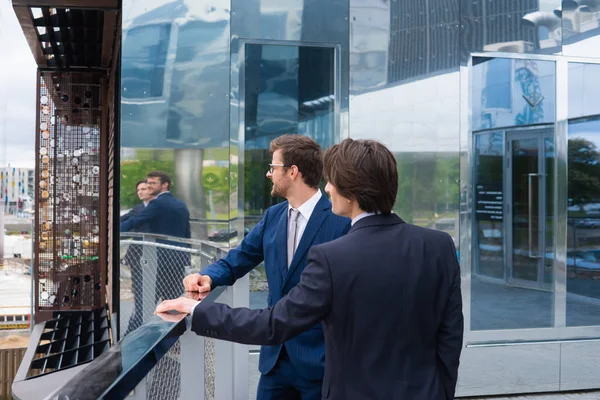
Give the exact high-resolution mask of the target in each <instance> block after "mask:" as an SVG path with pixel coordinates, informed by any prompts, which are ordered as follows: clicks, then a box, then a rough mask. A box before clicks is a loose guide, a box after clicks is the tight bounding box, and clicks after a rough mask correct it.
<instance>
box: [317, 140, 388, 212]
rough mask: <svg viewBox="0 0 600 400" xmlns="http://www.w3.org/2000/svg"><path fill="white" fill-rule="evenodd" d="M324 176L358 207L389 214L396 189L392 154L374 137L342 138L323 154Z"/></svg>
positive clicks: (367, 210)
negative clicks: (353, 200) (372, 138)
mask: <svg viewBox="0 0 600 400" xmlns="http://www.w3.org/2000/svg"><path fill="white" fill-rule="evenodd" d="M323 164H324V167H323V174H324V175H325V179H326V180H327V181H328V182H329V183H331V184H332V185H333V186H335V188H336V190H337V191H338V193H339V194H341V195H342V196H344V197H346V198H348V199H356V200H357V201H358V206H359V207H360V208H361V210H363V211H366V212H379V213H382V214H384V215H388V214H390V213H391V212H392V208H393V207H394V203H395V202H396V193H397V192H398V170H397V167H396V159H395V158H394V155H393V154H392V153H391V152H390V151H389V150H388V149H387V147H385V146H384V145H383V144H381V143H379V142H377V141H375V140H352V139H345V140H344V141H342V142H341V143H340V144H336V145H334V146H332V147H330V148H329V149H327V151H325V155H324V156H323Z"/></svg>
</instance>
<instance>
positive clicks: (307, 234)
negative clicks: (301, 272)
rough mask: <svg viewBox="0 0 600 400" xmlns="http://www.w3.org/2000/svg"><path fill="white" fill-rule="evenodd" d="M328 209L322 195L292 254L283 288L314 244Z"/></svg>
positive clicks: (325, 198)
mask: <svg viewBox="0 0 600 400" xmlns="http://www.w3.org/2000/svg"><path fill="white" fill-rule="evenodd" d="M329 208H331V204H330V203H329V200H328V199H327V197H325V195H322V196H321V199H319V202H318V203H317V205H316V206H315V209H314V210H313V212H312V214H311V216H310V219H309V220H308V223H307V224H306V228H304V233H303V234H302V238H301V239H300V243H298V248H296V252H295V253H294V258H293V259H292V263H291V264H290V268H289V270H288V271H287V275H285V279H284V281H283V285H284V286H285V285H286V284H287V282H288V280H289V279H290V277H291V276H292V275H294V272H295V271H296V269H298V266H299V264H300V260H301V259H302V257H304V255H305V254H306V252H307V251H308V249H309V248H310V246H311V245H312V243H313V242H314V240H315V237H316V236H317V233H318V232H319V229H320V228H321V225H323V222H325V220H326V219H327V216H328V213H327V209H329ZM286 219H287V218H286ZM286 226H287V225H286ZM286 240H287V239H286ZM286 243H287V242H286ZM286 254H287V247H286ZM286 259H287V257H286Z"/></svg>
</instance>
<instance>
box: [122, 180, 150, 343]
mask: <svg viewBox="0 0 600 400" xmlns="http://www.w3.org/2000/svg"><path fill="white" fill-rule="evenodd" d="M135 191H136V192H137V195H138V197H139V199H140V200H141V201H142V203H140V204H138V205H136V206H135V207H133V208H132V209H131V210H129V212H128V213H127V214H125V215H123V216H122V217H121V219H120V222H125V221H127V220H128V219H129V218H131V217H132V216H134V215H136V214H138V213H140V212H141V211H142V210H143V209H144V208H146V206H147V205H148V203H150V200H152V199H154V195H153V194H151V193H150V191H149V190H148V184H147V183H146V180H145V179H144V180H141V181H138V182H137V183H136V184H135ZM133 232H139V233H149V232H150V227H149V225H148V224H142V225H140V226H139V227H137V228H136V229H134V230H133ZM136 240H139V239H136ZM142 251H143V247H142V246H140V245H139V244H132V245H129V248H128V249H127V253H125V257H124V258H123V260H124V261H125V264H127V265H129V268H131V288H132V291H133V301H134V307H135V308H134V312H133V314H132V315H131V318H130V319H129V324H128V326H127V331H125V334H126V335H127V334H128V333H129V332H131V331H133V330H135V329H136V328H137V327H138V326H140V324H141V323H142V320H143V307H142V304H143V299H142V296H143V293H144V291H143V284H144V281H143V273H142V266H141V265H140V259H141V258H142Z"/></svg>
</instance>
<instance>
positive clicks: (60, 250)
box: [34, 72, 104, 311]
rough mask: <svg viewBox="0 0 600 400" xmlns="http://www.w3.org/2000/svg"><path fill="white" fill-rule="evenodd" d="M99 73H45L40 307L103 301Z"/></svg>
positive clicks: (39, 182)
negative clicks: (100, 262)
mask: <svg viewBox="0 0 600 400" xmlns="http://www.w3.org/2000/svg"><path fill="white" fill-rule="evenodd" d="M101 99H102V86H101V80H100V78H99V77H98V75H95V74H83V73H49V72H48V73H41V74H40V80H39V99H38V100H39V102H38V108H39V134H38V144H39V146H37V147H38V148H37V152H38V156H37V170H36V174H37V182H36V205H35V207H36V216H37V221H36V228H35V241H36V255H37V257H36V259H35V263H34V267H35V269H34V274H35V279H36V284H37V285H36V291H35V305H36V311H37V310H41V311H55V310H70V309H92V308H99V307H102V306H103V304H104V302H103V292H104V290H103V284H102V282H103V281H102V279H103V277H102V275H103V274H102V271H101V268H100V265H99V254H100V251H101V250H100V242H101V239H100V215H99V214H100V196H101V193H100V183H101V166H100V163H101V155H100V127H101V125H100V121H101V115H102V112H101V111H102V110H101V103H100V101H101Z"/></svg>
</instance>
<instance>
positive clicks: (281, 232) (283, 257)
mask: <svg viewBox="0 0 600 400" xmlns="http://www.w3.org/2000/svg"><path fill="white" fill-rule="evenodd" d="M287 226H288V208H287V207H285V211H284V212H283V213H282V214H281V216H280V217H279V222H278V223H277V231H276V232H275V235H276V237H277V249H276V250H275V251H276V257H277V260H278V262H277V263H275V265H276V266H278V267H279V274H280V277H281V279H280V282H283V278H284V277H285V274H287V263H288V261H287V237H288V232H287V230H288V229H287Z"/></svg>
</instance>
